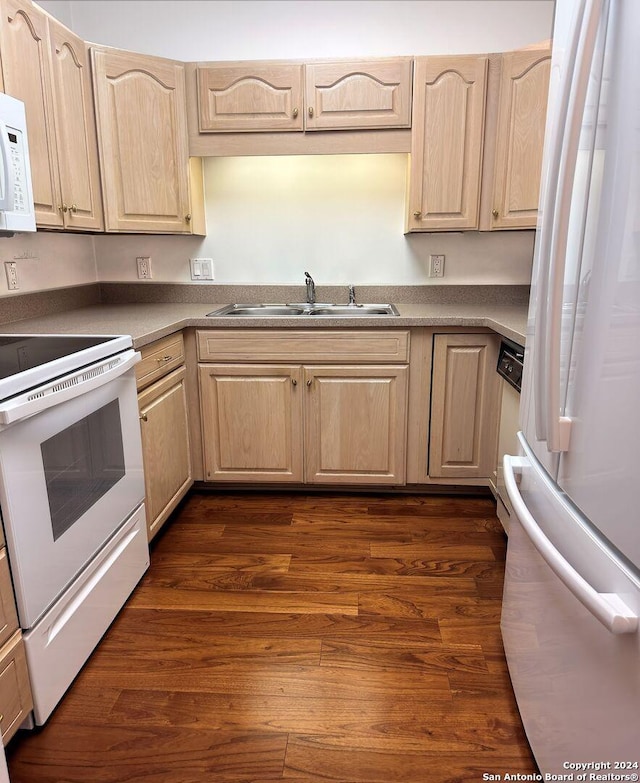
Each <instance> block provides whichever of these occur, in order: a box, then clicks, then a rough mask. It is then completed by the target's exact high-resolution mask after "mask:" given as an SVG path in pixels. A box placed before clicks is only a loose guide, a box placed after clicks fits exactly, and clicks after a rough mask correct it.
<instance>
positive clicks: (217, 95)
mask: <svg viewBox="0 0 640 783" xmlns="http://www.w3.org/2000/svg"><path fill="white" fill-rule="evenodd" d="M197 79H198V119H199V125H200V132H201V133H203V132H207V131H300V130H302V113H303V101H302V65H295V64H294V65H279V64H277V63H249V62H247V63H234V64H227V63H212V64H209V65H206V66H200V67H198V69H197Z"/></svg>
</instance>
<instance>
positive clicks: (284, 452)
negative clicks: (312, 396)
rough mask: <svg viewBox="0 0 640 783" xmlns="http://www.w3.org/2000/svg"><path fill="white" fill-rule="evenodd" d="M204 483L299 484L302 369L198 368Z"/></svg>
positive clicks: (265, 367)
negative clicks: (205, 481)
mask: <svg viewBox="0 0 640 783" xmlns="http://www.w3.org/2000/svg"><path fill="white" fill-rule="evenodd" d="M199 376H200V403H201V406H202V432H203V444H204V446H203V450H204V468H205V479H206V480H207V481H215V480H222V481H275V482H300V481H302V478H303V472H302V395H303V388H302V369H301V368H300V367H295V366H288V365H287V366H282V365H281V366H277V365H273V366H272V365H223V364H221V365H215V364H201V365H200V367H199Z"/></svg>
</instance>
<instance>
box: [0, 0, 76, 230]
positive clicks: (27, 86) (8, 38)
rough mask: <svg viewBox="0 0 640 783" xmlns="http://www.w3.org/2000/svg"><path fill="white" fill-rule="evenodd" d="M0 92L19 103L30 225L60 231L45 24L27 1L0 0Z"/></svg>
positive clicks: (56, 164)
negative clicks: (27, 167) (31, 202)
mask: <svg viewBox="0 0 640 783" xmlns="http://www.w3.org/2000/svg"><path fill="white" fill-rule="evenodd" d="M0 12H1V13H2V19H1V24H0V51H1V52H2V73H3V76H4V86H5V90H6V92H7V93H8V94H9V95H13V97H14V98H19V99H20V100H21V101H24V105H25V111H26V115H27V133H28V136H29V155H30V159H31V178H32V182H33V198H34V202H35V213H36V223H37V224H38V226H43V227H46V228H62V226H63V219H62V215H63V213H62V198H61V194H60V178H59V174H58V155H57V152H56V138H55V127H54V120H53V94H52V86H51V55H50V50H49V30H48V20H47V17H46V15H45V14H44V13H42V12H41V11H40V10H39V9H38V8H37V7H35V6H33V5H32V4H31V3H30V2H27V0H0Z"/></svg>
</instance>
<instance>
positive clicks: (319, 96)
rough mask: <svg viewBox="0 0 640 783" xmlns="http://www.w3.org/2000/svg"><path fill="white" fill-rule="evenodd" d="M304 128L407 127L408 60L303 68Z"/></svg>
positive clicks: (409, 94) (409, 92) (315, 65)
mask: <svg viewBox="0 0 640 783" xmlns="http://www.w3.org/2000/svg"><path fill="white" fill-rule="evenodd" d="M305 94H306V100H307V116H306V119H305V127H306V129H307V130H322V129H329V128H341V129H357V128H407V127H409V125H410V123H411V59H409V58H397V59H393V60H379V61H373V60H372V61H369V62H366V63H365V62H336V63H314V64H311V65H306V66H305Z"/></svg>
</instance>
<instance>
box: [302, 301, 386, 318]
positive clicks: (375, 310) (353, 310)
mask: <svg viewBox="0 0 640 783" xmlns="http://www.w3.org/2000/svg"><path fill="white" fill-rule="evenodd" d="M310 315H333V316H343V315H346V316H347V317H349V318H353V317H357V316H366V315H399V313H398V311H397V310H396V308H395V307H394V306H393V305H392V304H351V305H338V304H332V305H315V306H314V308H313V310H312V311H311V312H310Z"/></svg>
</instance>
